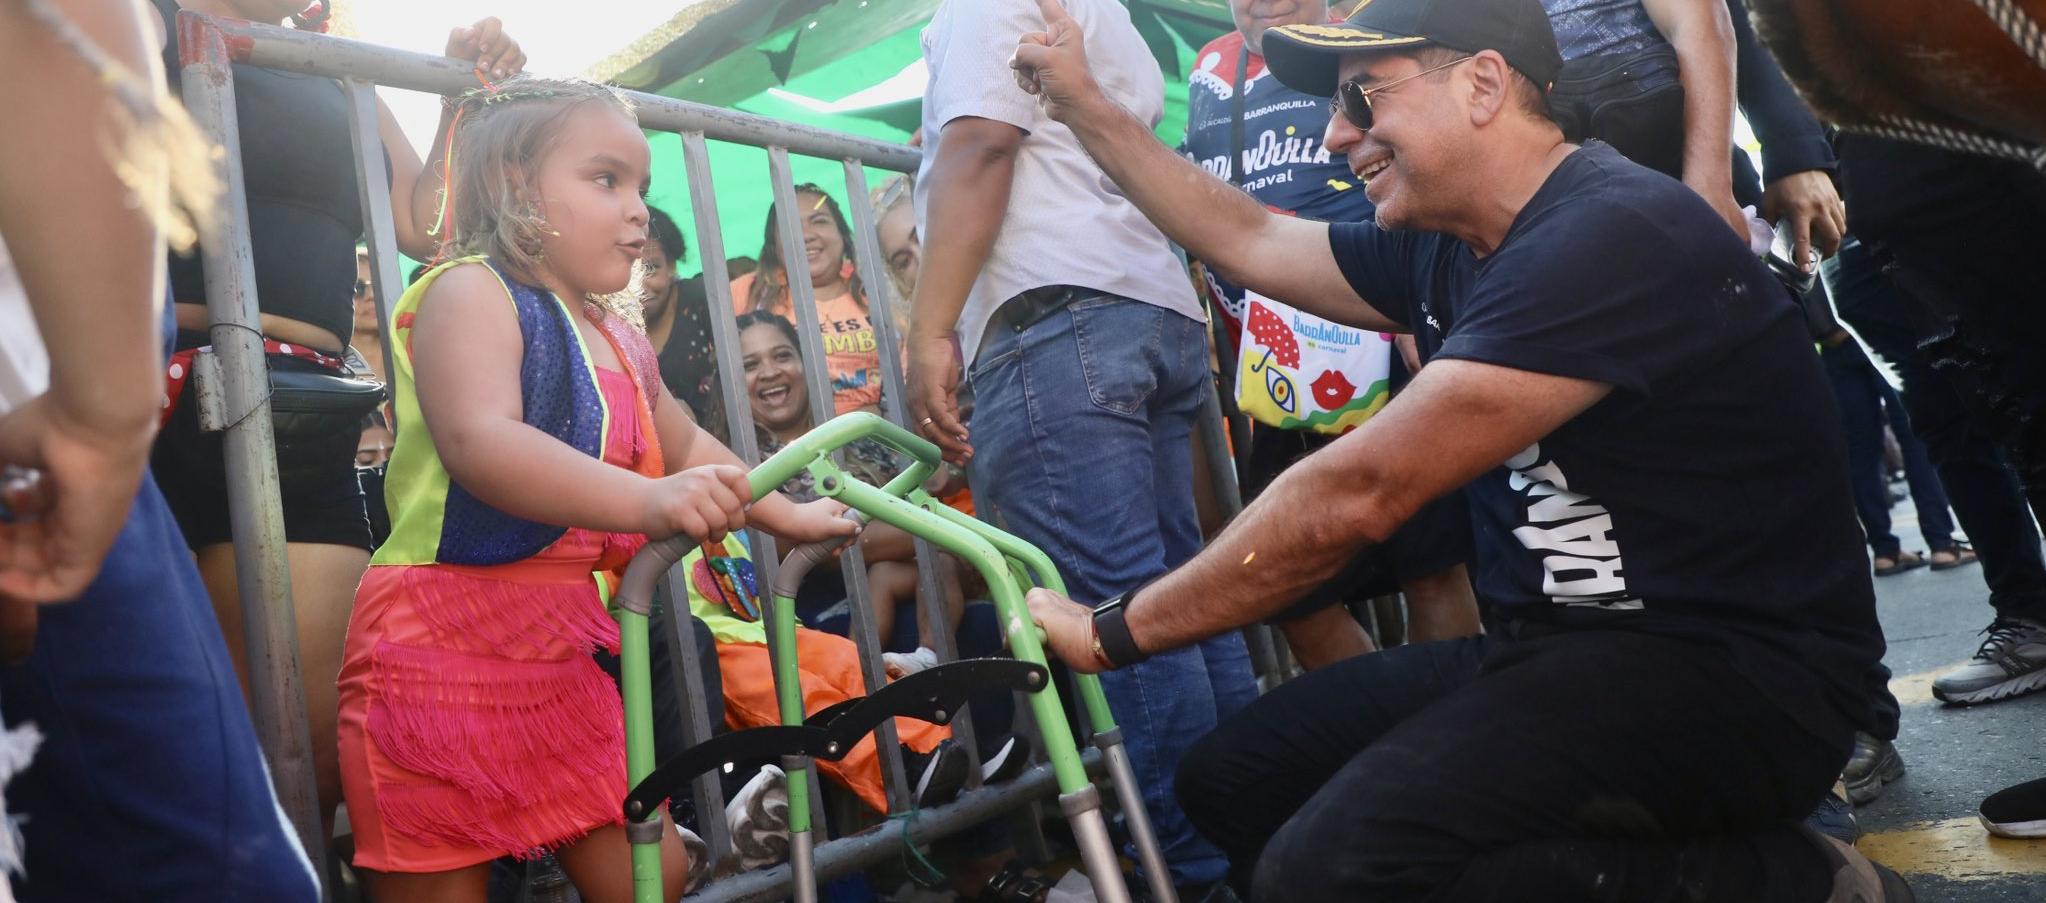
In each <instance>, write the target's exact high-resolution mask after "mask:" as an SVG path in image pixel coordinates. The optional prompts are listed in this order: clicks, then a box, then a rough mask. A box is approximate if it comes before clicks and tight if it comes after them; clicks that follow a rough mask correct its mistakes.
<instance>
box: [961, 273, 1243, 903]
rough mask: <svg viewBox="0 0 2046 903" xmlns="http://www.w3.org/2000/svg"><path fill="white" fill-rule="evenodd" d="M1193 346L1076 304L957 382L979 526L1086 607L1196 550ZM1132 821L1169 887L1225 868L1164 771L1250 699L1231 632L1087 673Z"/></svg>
mask: <svg viewBox="0 0 2046 903" xmlns="http://www.w3.org/2000/svg"><path fill="white" fill-rule="evenodd" d="M1207 356H1208V345H1207V335H1206V332H1205V329H1204V327H1203V326H1202V325H1201V324H1200V323H1199V322H1196V321H1194V320H1190V319H1188V318H1186V317H1184V316H1181V315H1179V314H1176V313H1173V312H1171V311H1167V310H1164V309H1162V308H1159V307H1154V306H1152V305H1149V304H1144V303H1142V302H1139V301H1132V300H1130V299H1127V298H1122V297H1118V296H1114V295H1105V294H1098V293H1094V294H1082V295H1080V296H1079V297H1077V298H1076V299H1075V300H1074V301H1073V302H1072V303H1070V304H1068V305H1067V306H1066V307H1065V308H1064V309H1061V310H1059V311H1057V312H1055V313H1052V314H1051V315H1049V316H1047V317H1045V318H1044V319H1042V320H1039V321H1038V322H1036V323H1033V324H1031V325H1029V326H1027V327H1025V328H1023V329H1020V330H1019V329H1015V328H1013V327H1009V326H1004V325H1000V324H999V323H997V324H995V325H992V326H990V335H989V338H988V339H987V340H986V341H984V342H983V343H982V344H981V348H980V354H979V356H978V358H977V359H976V360H975V361H974V364H973V368H972V372H971V373H970V374H969V377H968V378H969V379H970V380H971V381H972V388H973V393H974V398H975V403H976V409H975V411H974V414H973V424H972V430H973V446H974V449H975V456H974V459H973V465H972V472H971V477H972V480H973V490H974V499H975V502H976V504H977V505H979V506H981V515H982V516H983V517H985V518H987V519H988V520H990V521H991V522H993V523H995V524H996V525H998V526H1000V527H1002V528H1003V529H1005V530H1008V531H1010V532H1012V533H1015V534H1016V535H1017V536H1020V537H1022V538H1023V539H1025V540H1028V541H1029V542H1031V543H1034V544H1035V545H1037V546H1038V547H1039V548H1041V549H1043V550H1044V551H1045V553H1046V554H1048V555H1050V556H1051V559H1052V561H1053V562H1054V563H1056V564H1057V565H1058V568H1059V573H1060V574H1061V575H1062V576H1063V577H1064V578H1065V580H1066V588H1067V589H1068V590H1069V591H1070V592H1071V594H1072V597H1073V598H1074V599H1076V600H1079V601H1081V602H1085V603H1087V604H1090V605H1091V604H1098V603H1100V602H1103V601H1106V600H1108V599H1112V598H1114V597H1115V596H1116V595H1117V594H1119V593H1122V592H1126V591H1128V590H1129V589H1131V588H1133V587H1135V586H1136V585H1137V584H1139V583H1142V582H1143V581H1145V580H1147V579H1150V578H1151V577H1154V576H1156V575H1158V574H1160V573H1163V572H1164V571H1166V570H1168V569H1170V568H1172V567H1175V566H1177V565H1178V564H1180V563H1181V562H1184V561H1186V560H1187V559H1188V558H1192V557H1193V555H1194V553H1195V552H1198V551H1200V547H1201V532H1200V524H1199V521H1198V519H1197V518H1196V516H1195V513H1194V500H1193V461H1192V444H1191V443H1192V439H1191V431H1192V428H1193V422H1194V417H1195V416H1196V415H1197V414H1198V413H1199V411H1200V408H1201V393H1202V392H1205V391H1208V382H1207ZM1101 678H1102V685H1103V686H1104V687H1105V688H1106V690H1107V692H1108V699H1109V704H1110V706H1111V707H1112V708H1113V709H1114V710H1115V717H1116V721H1117V722H1118V723H1119V724H1120V725H1121V727H1122V729H1123V738H1124V741H1125V743H1126V745H1127V747H1128V749H1129V753H1130V759H1131V763H1132V765H1133V766H1134V767H1135V770H1136V776H1137V781H1138V783H1139V784H1140V785H1142V788H1143V791H1144V801H1145V803H1146V807H1145V808H1146V809H1147V811H1148V812H1149V813H1150V816H1151V823H1152V825H1153V827H1154V828H1156V830H1157V832H1158V841H1159V844H1160V845H1161V846H1162V847H1163V848H1164V853H1165V860H1166V862H1167V863H1169V864H1170V866H1171V868H1172V878H1173V881H1174V882H1176V883H1180V884H1190V883H1205V882H1212V881H1219V880H1221V879H1222V878H1223V877H1224V876H1225V875H1226V874H1227V872H1228V868H1229V863H1228V860H1227V859H1225V858H1224V857H1223V855H1222V852H1221V851H1220V850H1218V849H1216V848H1215V847H1214V846H1213V845H1212V844H1210V843H1208V842H1207V841H1206V840H1205V839H1203V838H1201V837H1200V836H1199V835H1198V834H1196V833H1194V829H1193V825H1192V823H1190V822H1188V821H1187V818H1186V815H1185V813H1183V812H1181V811H1180V808H1179V804H1178V802H1177V801H1176V800H1175V799H1174V797H1173V789H1172V776H1173V774H1174V772H1175V771H1176V770H1177V769H1178V767H1179V760H1180V757H1181V756H1183V755H1184V754H1185V753H1186V751H1187V749H1188V748H1190V747H1191V746H1193V744H1194V742H1195V741H1197V740H1199V739H1200V738H1201V737H1202V736H1204V735H1206V734H1207V733H1208V732H1209V731H1211V730H1213V729H1214V728H1215V725H1216V724H1217V722H1218V721H1219V720H1220V719H1222V718H1223V717H1226V716H1227V715H1229V714H1231V713H1233V712H1235V711H1236V710H1238V709H1240V708H1242V707H1243V706H1245V705H1247V704H1248V703H1249V702H1250V701H1251V699H1252V698H1254V697H1255V696H1256V695H1257V684H1256V680H1255V679H1254V678H1253V677H1252V675H1251V671H1250V656H1249V654H1248V652H1247V651H1246V650H1245V649H1244V646H1243V639H1242V637H1241V636H1240V635H1238V634H1237V633H1235V632H1234V631H1231V632H1229V633H1225V634H1223V635H1221V636H1218V637H1215V638H1213V639H1209V640H1206V641H1204V642H1202V643H1199V644H1197V645H1193V646H1188V647H1186V648H1184V649H1177V650H1173V651H1171V652H1167V653H1162V654H1160V655H1157V656H1155V657H1153V658H1152V659H1151V660H1149V661H1147V662H1144V663H1143V664H1140V665H1136V666H1134V667H1130V668H1123V669H1120V670H1117V671H1112V672H1109V673H1107V674H1103V675H1102V676H1101Z"/></svg>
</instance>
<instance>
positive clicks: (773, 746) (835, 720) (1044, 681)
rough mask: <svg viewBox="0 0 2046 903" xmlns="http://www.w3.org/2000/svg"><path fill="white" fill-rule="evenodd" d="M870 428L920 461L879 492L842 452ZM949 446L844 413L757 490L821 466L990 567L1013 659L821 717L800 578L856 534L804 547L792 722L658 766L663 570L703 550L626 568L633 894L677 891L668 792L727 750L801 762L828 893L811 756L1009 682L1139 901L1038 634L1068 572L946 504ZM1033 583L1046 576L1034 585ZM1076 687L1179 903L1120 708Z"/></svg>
mask: <svg viewBox="0 0 2046 903" xmlns="http://www.w3.org/2000/svg"><path fill="white" fill-rule="evenodd" d="M861 439H873V440H875V441H878V442H880V443H882V444H883V445H886V446H888V447H890V448H893V449H895V450H897V451H900V452H902V453H903V454H906V455H908V456H909V457H910V459H911V464H910V466H909V468H908V470H906V471H904V472H903V473H902V474H901V475H899V476H897V477H896V478H895V479H894V480H892V481H890V482H889V484H888V485H887V486H886V487H882V488H876V487H874V486H870V485H868V484H866V483H863V482H860V481H858V480H855V479H852V478H850V477H848V476H846V474H845V473H844V472H842V471H841V470H839V468H838V467H837V465H835V464H833V463H832V461H831V457H830V453H831V452H832V451H834V450H836V449H838V448H839V447H841V446H844V445H846V444H848V443H851V442H854V441H857V440H861ZM939 460H940V458H939V451H938V448H937V446H935V445H932V444H931V443H929V442H927V441H925V440H924V439H923V438H921V437H919V436H916V435H913V434H911V433H910V432H909V431H907V430H905V429H903V428H902V427H899V426H896V425H894V424H892V423H889V422H888V421H886V420H883V419H881V418H880V417H877V416H875V415H873V414H866V413H854V414H846V415H844V416H841V417H837V418H834V419H832V420H830V421H828V422H826V423H824V424H823V425H822V426H819V427H817V428H816V429H814V430H811V431H810V432H809V433H808V434H806V435H804V436H803V437H802V438H800V439H797V440H796V441H794V442H792V443H790V444H789V445H788V446H787V447H785V448H783V449H782V450H781V451H780V452H778V453H776V454H775V455H774V456H773V457H771V458H769V459H767V460H766V461H763V462H761V464H760V466H758V467H755V468H753V471H752V473H751V474H750V475H749V477H748V478H749V480H750V481H751V484H752V487H753V497H754V498H755V499H759V498H760V497H762V496H764V495H766V494H767V493H768V492H770V491H773V490H774V489H775V488H776V487H778V486H780V485H781V484H783V483H785V482H787V481H788V480H789V478H791V477H793V476H795V475H796V474H798V473H801V472H804V471H808V472H809V473H810V474H811V475H812V476H813V477H814V478H815V480H816V486H817V489H818V492H819V494H821V495H823V496H825V497H827V498H834V499H837V500H839V501H841V502H843V503H845V504H846V506H847V507H849V508H850V509H852V511H853V512H857V517H858V519H860V520H862V521H863V522H864V521H865V520H868V519H872V520H879V521H882V522H884V523H888V524H892V525H894V526H896V527H900V528H901V529H903V530H904V531H907V532H908V533H909V534H911V535H912V536H916V537H918V538H921V539H924V540H927V541H929V542H930V543H931V544H932V545H934V546H937V547H938V548H941V549H943V550H945V551H947V552H950V553H952V554H953V555H954V556H957V557H958V558H959V559H960V560H961V561H963V562H966V563H968V564H969V565H971V566H973V567H974V568H976V569H978V570H979V572H980V574H981V576H982V577H983V578H985V579H986V580H987V584H988V587H989V588H990V590H991V593H992V595H993V596H994V604H995V609H996V611H997V612H998V613H999V617H1000V622H1001V626H1002V632H1003V634H1004V635H1005V636H1006V637H1007V639H1008V643H1009V648H1010V650H1011V651H1012V652H1013V653H1014V658H1013V659H967V660H962V661H958V662H952V663H949V664H946V665H940V666H938V667H936V668H931V669H928V670H926V671H923V672H919V673H918V674H916V675H912V676H911V677H909V678H905V679H903V680H898V681H895V682H893V683H891V684H889V685H888V686H887V687H885V688H883V689H881V690H877V691H876V692H875V693H873V694H872V695H870V696H865V697H861V698H859V699H856V700H850V701H848V702H847V703H841V704H840V705H836V706H832V707H831V708H830V709H827V710H824V711H821V712H818V713H816V714H815V715H811V716H809V717H808V718H806V717H805V715H804V713H803V704H802V692H801V689H800V686H799V684H798V683H797V676H796V662H795V658H794V655H793V650H794V649H795V631H796V619H795V604H794V601H793V597H794V595H795V593H794V587H795V586H796V585H797V584H799V583H800V582H801V580H802V576H803V574H804V573H805V572H807V571H808V570H809V569H810V568H811V567H813V566H814V565H815V564H817V563H818V562H820V561H824V560H827V559H828V558H829V557H830V553H831V551H832V549H833V548H835V547H836V546H838V545H841V544H843V542H844V541H843V540H840V541H837V542H830V543H815V544H811V545H808V546H802V547H798V548H797V549H795V550H792V551H791V552H790V553H789V556H788V558H787V560H786V562H785V563H784V564H783V566H782V571H781V572H780V573H778V574H777V577H776V580H775V585H774V588H773V590H772V592H771V594H770V596H771V599H772V604H771V605H769V606H768V607H767V608H766V610H765V611H763V613H762V616H763V618H765V619H766V620H767V626H768V630H769V632H770V638H771V639H772V640H773V643H772V644H771V645H772V647H773V648H774V650H775V652H774V655H773V661H774V677H775V689H776V694H777V696H778V697H779V701H780V707H781V717H782V724H781V725H779V726H774V727H763V728H755V729H752V730H744V731H735V732H731V733H727V734H723V735H721V736H719V737H716V738H714V739H712V740H710V741H707V742H704V743H700V744H697V745H696V746H693V747H691V748H690V749H688V750H685V751H683V752H682V753H681V754H679V755H676V756H675V757H673V758H671V759H670V760H669V761H667V762H664V763H661V765H660V767H659V768H656V767H655V764H654V740H653V701H652V675H651V673H650V671H651V669H650V666H649V663H648V652H647V643H648V630H647V618H648V615H649V614H651V613H652V610H653V590H654V586H655V584H656V582H657V581H659V579H660V578H661V576H662V575H663V574H665V573H666V572H667V570H668V569H669V568H670V567H672V566H673V565H674V564H675V563H676V562H678V561H680V560H681V559H682V558H683V557H684V556H685V555H687V554H688V553H689V552H690V551H691V550H692V549H693V548H694V544H693V543H691V542H690V541H689V540H688V539H687V538H686V537H677V538H674V539H669V540H665V541H662V542H657V543H649V544H648V545H647V546H646V547H645V548H644V549H642V550H640V552H639V554H638V555H636V556H634V558H633V560H632V563H631V564H630V565H628V566H627V568H626V571H625V579H624V581H623V584H622V585H621V586H620V588H619V590H618V593H617V597H616V599H615V602H616V605H617V607H618V616H619V623H620V640H619V647H620V652H619V658H620V663H621V665H620V667H621V675H622V684H623V687H624V698H625V750H626V752H625V757H626V771H627V777H628V779H629V781H628V782H629V783H630V784H631V785H632V790H631V791H630V793H629V794H628V796H627V797H626V800H625V817H626V832H627V835H628V837H629V838H630V839H631V841H632V877H633V888H634V900H635V903H665V901H663V900H662V897H661V891H662V887H661V847H660V842H661V832H662V829H663V825H662V821H661V818H660V811H659V809H660V802H661V801H662V800H664V799H667V798H668V797H670V796H673V795H675V794H676V793H678V792H681V791H682V790H683V788H684V787H685V784H686V782H687V781H688V780H690V779H691V778H694V777H695V776H696V775H698V774H701V773H703V772H705V771H708V770H711V769H714V768H718V767H720V766H722V765H723V764H724V763H726V762H731V761H739V760H743V759H748V758H759V757H765V756H772V755H779V756H781V757H783V761H784V767H785V769H786V770H787V772H788V779H789V781H788V794H789V865H790V869H791V872H792V874H793V877H794V895H795V899H796V900H797V901H799V903H814V901H815V900H816V899H817V881H816V861H815V853H814V849H815V839H814V837H813V836H812V832H811V826H810V815H811V813H810V804H809V795H810V783H809V775H808V763H809V760H810V759H813V758H824V759H836V758H838V757H840V756H842V755H844V754H845V752H846V751H847V750H849V749H850V747H851V745H852V743H853V742H855V741H857V740H858V739H859V737H860V736H863V735H864V734H865V733H866V732H867V731H870V730H872V729H873V728H874V727H875V726H878V725H879V724H880V723H881V722H883V721H885V720H887V719H888V718H891V717H896V716H909V717H916V718H921V719H923V720H926V721H933V722H937V723H944V722H946V721H949V720H950V718H951V716H952V714H953V713H955V712H956V711H957V710H958V708H959V706H960V705H962V704H963V702H964V698H965V695H966V693H967V692H968V691H970V690H973V689H980V688H985V687H987V686H991V685H998V686H1008V687H1010V688H1013V689H1017V690H1022V691H1024V692H1026V693H1028V694H1029V699H1030V707H1031V712H1032V714H1034V715H1035V716H1036V721H1037V726H1038V729H1039V730H1040V731H1041V732H1042V734H1043V741H1044V748H1045V750H1046V751H1047V753H1048V755H1049V757H1050V759H1051V767H1052V771H1053V773H1054V775H1055V777H1056V778H1057V782H1058V788H1059V806H1060V808H1061V810H1063V811H1064V813H1065V815H1066V819H1067V820H1068V822H1070V824H1071V825H1072V829H1073V836H1074V838H1076V839H1077V840H1078V842H1079V845H1080V855H1081V861H1082V864H1083V865H1084V867H1085V868H1086V870H1087V874H1088V877H1089V878H1090V879H1092V881H1093V884H1094V892H1095V896H1096V899H1098V900H1100V901H1102V903H1128V901H1129V899H1130V897H1129V889H1128V888H1127V887H1126V886H1125V885H1124V883H1123V876H1122V871H1121V868H1120V866H1119V865H1118V863H1117V859H1116V854H1115V850H1114V848H1113V845H1112V844H1111V842H1110V840H1109V835H1108V827H1107V824H1106V822H1105V821H1104V820H1103V818H1102V814H1101V798H1100V793H1099V791H1098V790H1096V788H1095V786H1094V784H1093V783H1092V782H1091V781H1089V780H1088V777H1087V772H1086V769H1085V766H1084V765H1083V763H1082V761H1081V757H1080V753H1079V752H1078V750H1077V749H1076V746H1075V743H1074V739H1073V732H1072V728H1071V727H1070V726H1069V725H1068V724H1067V723H1066V716H1065V710H1064V709H1063V708H1062V707H1061V705H1060V702H1059V698H1058V690H1057V689H1056V688H1055V687H1054V686H1053V685H1052V683H1053V682H1052V681H1051V680H1050V679H1049V671H1048V670H1047V669H1046V667H1045V658H1044V648H1043V645H1042V643H1041V641H1040V637H1039V631H1038V630H1037V628H1036V626H1035V625H1034V624H1033V623H1032V622H1031V620H1030V613H1029V611H1028V610H1027V609H1026V608H1025V607H1024V603H1023V594H1024V592H1025V590H1026V589H1027V588H1028V587H1029V586H1031V585H1037V586H1043V587H1046V588H1048V589H1051V590H1054V591H1057V592H1060V593H1063V592H1064V591H1065V583H1064V581H1062V580H1060V579H1059V575H1058V571H1057V570H1056V569H1055V568H1054V567H1053V566H1052V563H1051V559H1050V558H1049V557H1047V556H1046V555H1045V554H1044V553H1043V552H1041V551H1039V550H1038V549H1037V548H1036V547H1034V546H1032V545H1030V544H1029V543H1026V542H1024V541H1022V540H1020V539H1017V538H1016V537H1014V536H1011V535H1009V534H1007V533H1004V532H1002V531H1000V530H997V529H995V528H993V527H990V526H988V525H986V524H983V523H981V522H980V521H978V520H975V519H973V518H971V517H968V516H966V515H964V514H961V513H959V512H957V511H954V510H952V509H951V508H948V507H946V506H945V505H943V504H941V503H939V502H938V501H936V500H935V499H933V498H931V496H930V495H929V494H928V493H926V492H924V491H923V490H922V489H921V488H920V487H921V486H922V485H923V482H924V479H925V478H926V477H928V476H930V475H931V474H932V473H933V472H935V471H936V469H937V467H938V465H939ZM1032 580H1034V581H1035V582H1034V584H1033V583H1032V582H1031V581H1032ZM1074 684H1075V686H1076V687H1077V692H1078V693H1079V694H1080V701H1081V703H1082V704H1083V705H1084V706H1085V707H1086V711H1087V718H1088V720H1089V721H1090V722H1091V723H1092V724H1093V726H1094V728H1095V734H1094V739H1093V742H1094V745H1095V746H1096V747H1097V748H1099V749H1100V750H1101V754H1102V759H1103V761H1104V763H1105V764H1106V766H1107V770H1108V775H1109V777H1110V778H1111V779H1112V780H1113V781H1114V783H1115V788H1116V795H1117V798H1118V800H1119V801H1120V803H1121V805H1122V809H1123V813H1124V817H1125V818H1126V819H1127V820H1128V825H1129V829H1130V834H1131V837H1132V839H1133V840H1134V841H1135V844H1136V848H1137V852H1138V859H1139V861H1140V862H1141V864H1142V865H1143V868H1144V871H1145V874H1146V876H1147V878H1148V882H1149V884H1150V886H1151V888H1152V892H1153V895H1154V898H1155V899H1157V900H1160V901H1164V903H1176V900H1175V897H1174V896H1173V888H1172V882H1171V879H1170V874H1169V872H1167V871H1166V868H1165V860H1164V856H1163V855H1162V854H1161V853H1160V852H1159V849H1158V841H1157V837H1156V835H1155V834H1153V832H1152V830H1151V823H1150V818H1149V817H1148V816H1147V815H1146V814H1145V810H1144V805H1143V795H1142V793H1141V791H1140V790H1139V788H1138V787H1137V786H1136V780H1135V777H1134V774H1133V773H1132V771H1131V769H1130V761H1129V754H1128V752H1127V751H1126V750H1124V749H1123V745H1122V733H1121V731H1120V730H1119V729H1118V728H1117V727H1116V726H1115V719H1114V716H1113V715H1111V714H1110V713H1109V710H1108V698H1107V697H1106V696H1104V695H1103V694H1102V690H1101V682H1100V680H1099V679H1098V678H1096V677H1095V676H1093V675H1075V679H1074Z"/></svg>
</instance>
